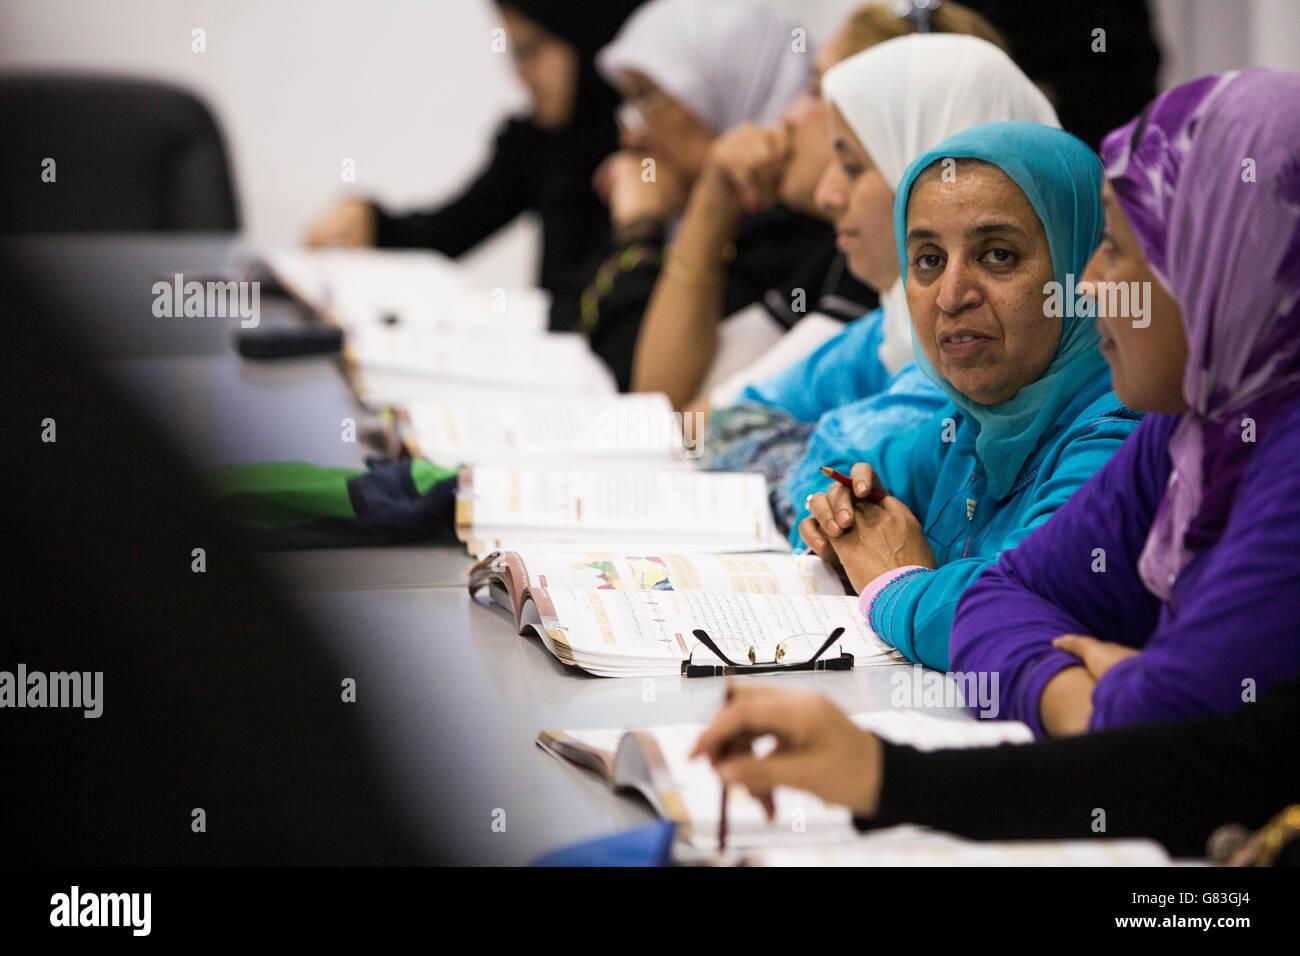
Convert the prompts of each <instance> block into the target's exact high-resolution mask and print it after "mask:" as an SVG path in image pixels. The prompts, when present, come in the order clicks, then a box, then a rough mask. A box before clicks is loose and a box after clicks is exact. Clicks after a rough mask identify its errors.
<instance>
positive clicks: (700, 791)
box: [539, 711, 1140, 865]
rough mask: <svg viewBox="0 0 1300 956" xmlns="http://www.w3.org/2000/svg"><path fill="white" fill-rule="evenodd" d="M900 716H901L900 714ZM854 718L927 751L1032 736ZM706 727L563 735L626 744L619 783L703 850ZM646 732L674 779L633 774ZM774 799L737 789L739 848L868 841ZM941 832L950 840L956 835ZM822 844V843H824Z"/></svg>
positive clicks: (823, 809) (715, 790)
mask: <svg viewBox="0 0 1300 956" xmlns="http://www.w3.org/2000/svg"><path fill="white" fill-rule="evenodd" d="M899 714H901V716H898V715H899ZM852 720H853V722H854V723H856V724H857V725H858V726H860V727H869V728H871V729H873V730H875V731H876V732H877V733H878V734H879V735H880V736H881V737H883V738H885V739H887V740H890V741H892V742H893V743H897V744H907V745H911V746H915V747H918V748H922V749H930V748H932V747H935V746H942V747H949V748H964V747H986V746H994V745H996V744H999V743H1006V742H1018V741H1022V740H1024V739H1025V738H1024V737H1023V733H1027V732H1028V728H1027V727H1025V726H1024V725H1023V724H1016V723H1013V722H1009V721H977V720H974V719H969V718H942V717H933V716H929V715H927V714H922V713H919V712H916V711H904V712H896V711H872V712H868V713H862V714H856V715H854V716H853V717H852ZM990 725H994V726H990ZM997 725H1000V726H997ZM703 730H704V725H703V724H673V725H664V726H658V727H652V728H649V729H648V730H646V731H642V732H638V733H637V734H631V735H629V734H621V735H620V734H619V732H617V731H610V730H591V731H588V730H570V731H564V732H563V736H564V737H565V738H567V739H569V740H572V741H575V742H581V743H584V744H586V745H588V746H590V747H594V748H599V749H604V750H608V748H609V747H610V746H611V742H612V741H613V740H614V739H617V740H618V743H617V744H616V745H614V748H615V749H614V752H615V753H616V754H617V760H616V766H617V774H616V777H617V779H616V784H617V785H618V786H621V787H631V788H633V789H637V790H640V791H641V792H643V793H645V792H646V790H647V789H648V788H650V789H653V790H654V792H653V793H652V794H648V795H647V799H650V800H651V803H652V804H653V805H655V807H656V809H657V810H659V812H660V813H661V815H663V816H665V817H667V818H669V819H673V820H675V821H677V822H678V823H679V824H680V825H681V826H682V828H683V830H682V833H681V837H682V839H683V840H685V841H686V842H687V843H689V844H690V845H692V846H695V847H697V848H702V849H716V847H717V825H718V814H719V809H720V802H721V795H722V785H721V782H720V781H719V780H718V776H717V774H716V773H715V772H714V771H713V768H712V766H711V765H710V764H709V762H708V761H707V760H705V759H703V758H696V759H695V760H690V759H688V756H687V755H688V754H689V753H690V752H691V750H692V749H693V748H694V746H695V742H696V741H697V740H698V739H699V736H700V733H701V732H702V731H703ZM548 733H554V732H548ZM646 734H649V735H651V736H653V738H654V740H655V742H656V743H657V745H658V748H657V754H656V757H657V758H661V759H662V761H663V763H664V765H665V766H666V768H667V776H668V778H669V780H670V783H668V784H665V783H664V782H663V780H662V779H659V780H657V781H656V782H655V784H654V785H653V787H651V783H650V780H649V779H642V780H639V781H634V780H631V779H629V768H635V767H636V766H637V764H638V761H632V760H625V759H624V755H623V750H624V749H626V748H628V747H629V746H630V745H633V744H636V738H637V737H640V736H643V735H646ZM1029 739H1032V734H1030V735H1029ZM539 743H540V738H539ZM772 746H773V742H772V740H771V739H770V738H767V739H764V740H760V741H757V742H756V743H755V752H756V753H759V754H760V755H762V754H765V753H768V752H770V751H771V748H772ZM642 762H644V761H642ZM650 762H653V760H651V761H650ZM664 791H671V792H667V793H665V792H664ZM774 799H775V803H776V816H775V819H774V820H773V821H771V822H769V821H768V820H767V818H766V816H765V814H764V812H763V809H762V805H761V804H759V803H758V801H757V800H755V799H754V798H753V797H751V796H750V795H749V794H748V793H747V792H745V790H744V788H742V787H733V788H732V790H731V792H730V794H729V796H728V803H727V822H728V843H729V844H730V845H731V846H733V847H737V848H743V847H800V848H803V849H804V850H806V851H807V852H808V853H809V854H813V855H814V856H810V857H809V859H810V860H812V859H814V857H815V854H817V853H826V854H832V855H833V854H836V853H838V852H839V851H840V847H839V845H838V844H840V843H844V842H852V843H853V844H855V845H856V844H858V843H859V842H860V840H861V839H862V838H860V837H859V836H858V834H857V831H856V830H855V829H854V828H853V826H852V820H851V814H850V813H849V811H848V810H847V809H846V808H844V807H838V806H833V805H829V804H827V803H825V802H824V801H822V800H821V799H820V798H818V797H816V796H813V795H812V794H809V793H804V792H802V791H797V790H792V789H788V788H778V789H777V791H776V793H775V794H774ZM895 829H896V830H897V831H899V832H898V833H895V837H896V838H897V837H898V836H900V835H902V834H907V835H908V836H909V837H910V838H919V837H920V836H921V835H924V834H928V833H929V832H930V831H923V830H920V829H918V828H895ZM939 836H940V837H942V839H943V840H945V841H947V840H951V839H952V838H950V837H946V836H943V835H939ZM1138 842H1140V841H1138ZM827 844H835V846H834V847H826V846H825V845H827ZM936 846H937V844H935V845H932V847H931V848H932V849H933V848H935V847H936ZM818 847H821V849H817V848H818ZM922 847H923V844H920V843H918V848H922ZM846 852H848V851H846ZM774 860H775V861H776V862H775V864H774V865H778V864H779V863H780V860H781V858H780V857H775V858H774ZM764 861H765V858H759V860H758V862H764Z"/></svg>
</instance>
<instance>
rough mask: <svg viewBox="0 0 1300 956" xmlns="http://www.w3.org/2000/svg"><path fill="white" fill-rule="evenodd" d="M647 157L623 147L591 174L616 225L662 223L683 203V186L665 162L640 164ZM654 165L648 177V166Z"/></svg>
mask: <svg viewBox="0 0 1300 956" xmlns="http://www.w3.org/2000/svg"><path fill="white" fill-rule="evenodd" d="M648 158H649V157H642V156H637V155H636V154H634V153H631V152H628V151H626V150H624V151H621V152H617V153H614V154H613V155H611V156H609V157H607V158H606V159H605V161H604V162H602V163H601V164H600V166H599V168H597V170H596V172H595V174H594V175H593V177H592V185H593V186H594V187H595V189H596V192H597V193H598V194H599V195H600V196H601V197H602V198H603V199H604V200H605V202H606V203H607V204H608V205H609V217H610V220H611V221H612V222H613V223H614V226H615V228H616V229H626V228H628V227H630V226H634V225H636V224H638V223H662V222H664V221H666V220H667V219H669V218H671V217H672V216H674V215H676V214H677V213H678V212H680V211H681V209H682V207H683V206H685V204H686V189H685V186H684V185H683V183H682V182H681V179H680V178H679V177H678V176H677V174H676V173H674V172H673V171H672V169H671V168H669V167H668V166H667V165H665V164H663V163H656V164H655V165H654V166H653V167H647V166H644V165H643V160H644V159H648ZM650 169H653V171H654V178H653V179H651V178H649V177H650V172H649V170H650Z"/></svg>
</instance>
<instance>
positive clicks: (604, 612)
mask: <svg viewBox="0 0 1300 956" xmlns="http://www.w3.org/2000/svg"><path fill="white" fill-rule="evenodd" d="M533 600H534V602H535V607H536V610H537V612H538V615H539V617H540V625H541V628H543V629H544V633H542V634H539V636H542V637H543V639H544V640H546V642H547V646H548V647H550V648H551V649H552V651H553V652H554V653H556V655H557V656H558V657H560V658H561V660H564V661H565V662H566V663H573V664H576V665H577V666H579V667H581V668H582V669H583V670H586V671H588V672H590V673H592V674H596V675H598V676H606V677H648V676H658V675H670V674H680V673H681V662H682V661H683V660H684V659H686V658H688V657H689V656H690V654H691V649H692V648H693V647H694V646H695V645H696V644H697V643H698V641H697V640H696V638H695V637H694V635H693V634H692V631H693V630H694V629H695V628H702V629H703V630H704V631H705V632H706V633H707V634H708V635H709V636H710V637H711V638H713V640H714V642H715V643H716V644H717V645H718V646H719V647H720V648H721V649H722V651H723V652H724V653H725V654H727V656H728V657H730V658H731V659H732V660H735V661H746V660H748V659H749V653H748V652H749V649H750V648H751V647H752V648H753V649H754V652H755V654H754V657H755V659H756V660H757V661H760V662H770V661H773V660H775V658H776V648H777V645H778V644H780V643H782V642H783V641H786V640H787V639H789V638H793V637H797V636H799V635H805V636H807V637H808V638H809V639H810V640H811V642H812V643H813V644H814V645H816V644H820V643H821V641H822V639H824V638H825V637H826V636H827V635H829V634H830V633H831V631H833V630H835V629H836V628H837V627H842V628H844V634H843V636H842V637H841V639H840V650H841V651H846V652H848V653H850V654H852V655H853V658H854V666H856V667H866V666H872V665H881V664H892V663H899V662H902V661H903V660H904V658H903V657H902V655H900V654H899V653H898V652H897V651H896V650H894V649H893V648H891V647H889V646H887V645H886V644H884V643H883V642H882V641H881V640H880V639H879V638H878V637H876V636H875V634H874V633H873V632H872V631H871V629H870V628H869V627H868V625H867V623H866V620H865V619H864V618H863V617H862V613H861V612H860V611H859V610H858V606H857V598H856V597H850V596H847V595H845V596H839V597H834V596H830V595H818V594H732V593H728V592H722V591H635V590H633V591H628V590H623V589H619V588H607V589H599V590H579V589H575V588H547V589H545V590H544V591H534V592H533Z"/></svg>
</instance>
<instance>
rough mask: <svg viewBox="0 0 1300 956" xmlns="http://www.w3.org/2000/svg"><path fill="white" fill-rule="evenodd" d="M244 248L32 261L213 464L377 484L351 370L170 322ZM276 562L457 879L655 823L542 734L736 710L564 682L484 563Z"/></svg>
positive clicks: (622, 685)
mask: <svg viewBox="0 0 1300 956" xmlns="http://www.w3.org/2000/svg"><path fill="white" fill-rule="evenodd" d="M234 248H235V240H234V239H233V237H230V236H198V237H194V236H183V237H171V236H167V237H159V236H142V237H137V236H130V237H126V236H122V237H71V238H67V239H54V238H49V239H42V240H40V241H38V242H34V243H31V244H30V245H29V246H27V247H26V249H25V251H24V254H25V255H26V256H27V262H28V263H29V265H30V266H31V267H32V268H56V267H57V264H58V263H63V264H64V265H63V267H62V268H67V265H68V264H69V263H71V264H73V266H74V268H73V270H72V271H73V272H74V273H75V274H76V275H77V276H79V279H78V281H76V282H73V283H69V285H68V288H67V293H66V294H67V296H68V297H69V300H75V299H77V298H78V297H82V296H86V297H89V298H87V299H86V302H87V305H86V308H85V311H84V315H85V316H86V319H85V322H86V324H87V327H88V329H90V331H89V332H88V336H89V338H90V339H91V340H92V341H94V342H96V343H98V347H99V348H100V351H101V354H102V355H103V356H104V357H105V360H106V367H107V368H108V369H109V370H110V372H111V374H112V375H113V376H114V377H115V379H116V380H117V381H118V382H119V383H120V384H121V385H122V387H123V388H124V389H125V390H126V391H127V393H128V394H129V395H130V396H131V397H133V399H134V400H136V401H137V402H138V404H139V406H140V407H141V409H142V410H143V411H144V412H145V414H146V415H147V417H149V418H150V419H151V420H152V421H153V422H154V423H155V424H156V425H157V427H159V428H160V429H162V430H163V431H164V433H165V434H166V435H167V436H168V437H170V438H171V439H172V440H173V441H174V442H175V443H176V444H177V445H178V447H180V448H181V450H182V451H183V452H184V453H185V454H187V455H188V456H189V458H190V459H191V461H192V462H194V463H195V464H196V465H198V466H200V467H210V466H214V465H225V464H237V463H244V462H255V461H274V460H302V461H310V462H314V463H317V464H322V465H333V466H341V467H347V466H351V467H360V466H361V465H362V462H363V460H364V453H365V449H364V448H363V447H362V446H361V445H359V444H357V443H353V442H346V441H343V440H342V437H341V436H342V430H341V427H340V423H341V422H342V420H343V419H345V418H348V417H357V416H361V415H363V414H364V412H363V411H362V409H361V408H360V407H359V406H358V405H357V403H356V401H355V399H354V397H353V396H352V393H351V391H350V390H349V389H348V387H347V386H346V384H345V382H344V380H343V378H342V375H341V373H340V368H339V366H338V364H337V362H336V361H335V360H334V359H330V358H321V357H315V358H301V359H291V360H282V361H276V362H255V361H248V360H244V359H241V358H240V357H239V356H238V355H237V354H235V352H234V350H233V347H232V345H231V335H230V333H231V331H232V329H233V328H234V326H235V322H234V321H227V322H223V321H222V320H196V319H158V318H155V317H154V316H153V315H152V312H151V309H150V303H151V302H152V295H151V293H150V292H149V288H150V286H151V283H152V282H153V281H155V279H156V277H157V276H158V275H159V274H167V273H168V272H169V271H184V269H187V268H193V269H197V268H204V267H207V268H211V267H215V266H220V265H222V264H224V263H226V262H228V261H229V260H230V258H231V256H232V254H233V250H234ZM141 290H143V291H141ZM96 296H98V297H99V298H98V300H96V298H95V297H96ZM95 301H99V302H100V303H101V305H102V308H98V309H97V308H96V307H95V306H94V303H95ZM282 308H283V309H284V310H286V311H288V312H291V311H292V310H289V309H288V307H287V306H282ZM274 309H275V307H274V306H272V308H271V311H272V312H274ZM266 311H267V301H266V300H265V299H264V300H263V312H264V315H265V313H266ZM271 320H272V321H290V320H292V317H291V316H290V317H289V318H285V317H283V316H274V315H273V316H272V319H271ZM97 322H98V323H99V325H98V327H96V323H97ZM205 323H207V324H205ZM263 561H264V562H265V564H266V566H267V568H268V569H269V571H270V572H271V573H272V574H273V575H274V576H276V577H277V578H279V579H280V580H281V581H282V582H284V584H285V585H286V586H287V588H288V589H289V590H290V591H291V592H292V594H293V595H294V599H295V600H296V601H297V603H299V604H300V605H301V607H302V608H303V609H304V611H305V613H306V614H307V616H308V617H309V619H310V620H311V621H312V623H313V624H314V625H315V630H316V632H317V633H318V634H319V635H320V639H321V640H322V642H323V643H324V644H325V646H326V647H327V648H328V649H329V651H330V652H331V653H332V654H333V655H335V657H336V658H337V659H338V660H339V662H340V664H341V666H342V668H343V671H344V672H345V673H347V674H348V675H349V676H353V677H355V678H356V679H357V706H358V709H359V711H360V713H361V714H362V720H363V721H364V722H365V724H366V726H367V728H368V730H369V731H370V733H371V735H372V739H373V741H374V746H375V747H376V750H377V751H378V753H379V755H380V763H381V766H382V767H383V768H384V772H385V773H387V774H388V775H389V776H390V777H391V781H392V782H393V783H394V784H395V786H396V789H397V792H398V794H399V798H400V801H401V803H402V805H403V806H404V808H405V809H406V810H407V811H408V812H409V814H410V818H411V820H412V821H413V823H414V826H415V829H416V832H417V833H418V834H419V838H420V839H421V840H424V841H427V843H428V846H429V848H430V850H431V851H433V852H436V853H437V855H438V856H439V857H441V858H443V859H447V860H448V861H449V862H457V863H481V864H521V863H526V862H528V861H529V860H531V859H533V858H535V857H536V856H537V855H538V854H540V853H543V852H546V851H548V850H551V849H555V848H557V847H559V846H562V845H565V844H568V843H572V842H575V841H579V840H584V839H590V838H594V837H597V836H600V835H605V834H609V833H612V832H614V831H616V830H618V829H621V828H625V827H628V826H633V825H636V824H639V823H644V822H648V821H649V820H650V819H652V812H651V811H650V809H649V807H648V805H647V804H645V803H643V802H640V801H638V800H634V799H630V798H628V799H616V798H615V797H613V796H612V795H611V794H610V792H609V789H608V787H607V785H605V784H604V783H603V782H602V781H600V780H598V779H597V778H596V777H595V776H594V775H591V774H589V773H587V772H586V771H582V770H579V769H577V768H575V767H571V766H569V765H567V764H565V763H563V762H561V761H559V760H557V759H555V758H553V757H551V756H549V755H547V754H546V753H544V752H543V751H542V750H540V749H539V748H538V747H537V746H536V744H535V740H536V737H537V733H538V732H539V731H540V730H543V729H574V728H590V727H642V726H648V725H653V724H665V723H678V722H703V721H707V720H708V719H709V717H710V716H711V715H712V713H714V712H715V711H716V709H717V707H718V705H719V703H720V696H721V684H720V683H719V682H717V681H714V680H700V681H693V680H686V679H683V678H677V677H674V678H659V679H649V680H642V679H640V678H626V679H611V678H593V677H589V676H586V675H583V674H581V673H579V672H575V671H572V670H569V669H566V668H565V667H563V666H562V665H560V664H559V663H558V662H557V661H556V660H555V659H554V658H553V657H551V655H550V654H549V653H548V652H547V651H546V650H545V649H544V648H543V646H542V645H541V643H540V642H539V641H537V640H536V639H531V638H523V637H520V636H518V635H517V634H516V633H515V632H514V629H513V626H512V623H511V621H510V620H509V618H508V617H507V616H506V615H505V614H504V613H503V612H502V611H501V610H500V609H498V608H496V607H494V606H489V605H486V604H483V603H480V602H479V601H476V600H473V599H471V598H470V596H469V594H468V592H467V590H466V588H465V583H464V582H465V573H466V570H467V569H468V568H469V566H470V563H471V562H470V559H469V558H468V556H467V555H466V554H465V553H464V552H463V550H461V549H458V548H449V547H432V546H430V547H419V546H407V547H394V548H355V549H324V550H318V551H309V552H291V553H282V554H272V555H265V556H263ZM898 671H899V668H898V667H883V668H859V669H857V670H855V671H852V672H849V673H819V674H797V675H786V676H782V677H777V678H770V677H769V678H761V677H756V678H748V679H750V680H766V681H775V682H778V683H779V684H780V685H781V686H783V687H791V688H801V689H815V690H817V691H820V692H822V693H824V694H826V695H827V696H829V697H830V698H832V699H833V700H834V701H835V702H836V703H838V704H839V705H840V706H841V707H843V708H844V709H846V710H848V711H850V712H856V711H863V710H873V709H880V708H887V707H889V706H890V690H891V687H892V685H891V683H890V681H891V677H892V676H893V675H895V674H896V673H898ZM928 712H929V713H943V712H942V711H934V710H929V711H928ZM953 716H957V717H960V716H961V715H960V714H953ZM501 810H504V811H505V824H506V825H505V828H504V831H503V832H497V831H496V830H494V829H493V821H494V819H496V818H499V817H500V813H499V812H498V811H501Z"/></svg>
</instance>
